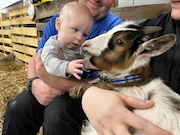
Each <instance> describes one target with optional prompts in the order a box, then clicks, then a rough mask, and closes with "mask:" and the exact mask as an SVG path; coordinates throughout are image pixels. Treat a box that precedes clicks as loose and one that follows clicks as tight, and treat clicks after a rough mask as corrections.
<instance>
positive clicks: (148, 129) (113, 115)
mask: <svg viewBox="0 0 180 135" xmlns="http://www.w3.org/2000/svg"><path fill="white" fill-rule="evenodd" d="M82 106H83V110H84V111H85V113H86V115H87V117H88V119H89V120H90V122H91V124H92V125H93V127H94V128H95V130H96V131H97V133H98V135H119V134H123V135H130V133H129V131H128V129H129V127H133V128H135V129H138V130H140V131H142V132H144V133H146V134H148V135H172V134H171V133H169V132H167V131H165V130H163V129H161V128H159V127H157V126H155V125H154V124H152V123H151V122H149V121H147V120H145V119H143V118H141V117H140V116H137V115H136V114H134V113H132V112H131V111H129V110H128V109H127V107H133V108H150V107H151V106H153V101H150V100H149V101H144V100H140V99H137V98H133V97H129V96H126V95H123V94H120V93H118V92H114V91H109V90H104V89H101V88H97V87H90V88H89V89H88V90H87V91H86V92H85V93H84V95H83V98H82Z"/></svg>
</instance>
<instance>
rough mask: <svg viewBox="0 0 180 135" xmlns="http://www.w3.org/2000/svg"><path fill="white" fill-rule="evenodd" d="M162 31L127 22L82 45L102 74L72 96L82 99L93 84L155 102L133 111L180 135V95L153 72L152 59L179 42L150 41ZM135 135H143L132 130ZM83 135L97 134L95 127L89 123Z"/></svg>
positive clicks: (168, 38) (75, 89)
mask: <svg viewBox="0 0 180 135" xmlns="http://www.w3.org/2000/svg"><path fill="white" fill-rule="evenodd" d="M158 30H160V28H159V27H157V26H146V27H145V26H140V25H138V24H135V23H133V22H124V23H123V24H121V25H118V26H116V27H114V28H113V29H111V30H110V31H108V32H107V33H105V34H102V35H100V36H98V37H95V38H94V39H91V40H87V41H85V42H84V43H83V45H82V48H81V53H82V55H83V56H84V58H85V59H88V60H90V61H91V63H92V64H94V65H95V66H96V67H98V68H99V69H100V70H101V71H100V77H99V78H98V79H95V80H97V81H96V82H93V83H81V84H79V85H77V86H75V87H73V88H72V89H71V90H70V91H69V94H70V96H71V97H73V98H79V97H81V96H82V95H83V93H84V92H85V91H86V90H87V89H88V88H89V87H91V86H92V85H93V86H97V87H100V88H105V89H109V90H114V91H117V92H120V93H122V94H126V95H129V96H134V97H136V98H139V99H143V100H153V101H154V103H155V105H154V106H153V107H152V108H150V109H132V111H133V113H135V114H137V115H140V116H141V117H143V118H145V119H147V120H149V121H151V122H152V123H154V124H156V125H158V126H159V127H161V128H163V129H165V130H168V131H170V132H171V133H173V134H174V135H180V96H179V95H178V94H176V93H175V92H173V91H172V90H171V89H170V88H169V87H168V86H166V85H165V84H164V83H163V81H162V80H161V79H160V78H153V77H152V75H151V73H150V66H149V65H150V64H149V62H150V58H151V57H154V56H158V55H160V54H162V53H164V52H166V51H167V50H168V49H170V48H171V47H172V46H173V45H174V44H175V42H176V36H175V34H166V35H163V36H160V37H157V38H153V39H150V37H149V35H150V34H152V33H155V32H156V31H158ZM130 132H131V134H132V135H144V133H142V132H141V131H137V130H135V129H130ZM82 135H97V133H96V131H95V130H94V129H93V127H92V125H91V124H90V123H89V124H86V126H85V127H84V129H83V130H82Z"/></svg>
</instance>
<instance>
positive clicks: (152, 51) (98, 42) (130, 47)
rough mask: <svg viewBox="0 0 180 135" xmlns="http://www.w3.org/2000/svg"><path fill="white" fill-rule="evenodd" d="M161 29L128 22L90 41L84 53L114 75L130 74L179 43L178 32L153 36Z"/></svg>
mask: <svg viewBox="0 0 180 135" xmlns="http://www.w3.org/2000/svg"><path fill="white" fill-rule="evenodd" d="M158 30H160V27H157V26H146V27H144V26H139V25H137V24H135V23H133V22H125V23H123V24H120V25H118V26H116V27H114V28H113V29H112V30H110V31H108V32H106V33H104V34H102V35H100V36H98V37H96V38H94V39H91V40H87V41H85V42H84V43H83V45H82V47H81V53H82V55H84V57H85V58H87V59H89V60H90V61H91V63H92V64H94V65H95V66H97V67H98V68H99V69H101V70H104V71H107V72H109V73H111V74H129V72H131V71H132V70H135V69H137V68H139V67H142V66H144V65H146V64H148V63H149V60H150V57H153V56H157V55H160V54H162V53H164V52H165V51H166V50H168V49H169V48H171V47H172V46H173V45H174V44H175V42H176V36H175V35H174V34H167V35H164V36H161V37H158V38H154V39H150V38H149V35H150V34H152V33H154V32H156V31H158Z"/></svg>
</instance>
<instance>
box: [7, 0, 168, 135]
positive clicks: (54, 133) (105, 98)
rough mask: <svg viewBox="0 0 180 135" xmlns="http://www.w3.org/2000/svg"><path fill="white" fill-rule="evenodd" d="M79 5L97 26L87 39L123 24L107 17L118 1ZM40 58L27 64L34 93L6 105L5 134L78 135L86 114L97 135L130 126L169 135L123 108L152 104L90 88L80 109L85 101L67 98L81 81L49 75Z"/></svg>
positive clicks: (50, 28)
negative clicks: (69, 92)
mask: <svg viewBox="0 0 180 135" xmlns="http://www.w3.org/2000/svg"><path fill="white" fill-rule="evenodd" d="M79 2H81V3H83V4H84V5H86V6H87V7H88V8H89V10H90V11H91V14H92V16H93V18H94V21H95V23H94V26H93V29H92V30H91V32H90V34H89V35H88V38H87V39H90V38H93V37H95V36H97V35H99V34H102V33H104V32H105V31H108V30H109V29H111V28H112V27H114V26H115V25H117V24H120V23H122V20H120V19H119V18H118V17H116V16H114V15H112V14H111V13H109V10H110V8H111V5H112V3H113V2H114V0H79ZM57 16H58V15H55V16H53V17H52V18H51V20H50V21H49V23H48V24H47V26H46V28H45V33H44V35H43V37H42V41H41V43H40V45H39V47H38V49H39V48H42V47H43V45H44V43H45V42H46V40H47V39H48V38H49V37H50V36H52V35H55V34H57V31H56V30H55V26H54V24H55V23H54V22H55V19H56V17H57ZM40 55H41V51H39V53H38V54H35V55H34V56H33V58H32V59H31V61H30V62H29V65H28V71H27V77H28V78H36V79H35V80H33V82H32V86H31V91H29V92H27V91H23V92H22V93H21V94H20V95H18V96H17V97H16V98H15V99H14V100H12V101H10V102H9V103H8V105H7V109H6V112H5V117H4V118H5V119H4V123H3V135H12V134H13V135H24V134H26V135H35V134H36V133H37V132H38V130H39V128H40V126H41V125H43V133H44V135H58V134H61V135H79V134H80V129H81V124H82V123H83V120H84V119H85V118H86V115H87V117H88V118H89V120H90V121H91V122H92V124H93V125H94V127H95V129H96V130H97V131H98V134H99V135H102V134H103V135H117V134H123V135H129V134H130V133H129V132H128V128H129V127H130V126H132V127H134V128H137V129H139V130H142V131H143V132H145V133H146V134H149V135H171V134H170V133H168V132H166V131H164V130H162V129H160V128H158V127H156V126H155V125H153V124H152V123H150V122H148V121H146V120H144V119H142V118H140V117H139V116H136V115H134V114H133V113H131V112H130V111H129V110H128V109H127V108H126V107H125V106H131V107H135V108H149V107H151V106H152V105H153V102H152V101H142V100H138V99H135V98H132V97H127V96H125V95H121V94H119V93H115V92H109V91H105V90H101V89H98V88H96V87H91V88H90V89H89V90H88V91H87V92H86V93H85V94H84V96H83V98H82V105H83V109H82V107H81V99H77V100H74V99H72V98H70V97H69V95H68V94H65V92H66V91H68V89H69V88H71V87H72V86H74V85H76V84H78V83H79V81H77V80H75V79H64V78H59V77H56V76H53V75H50V74H48V73H47V72H46V70H45V68H44V65H43V63H42V60H41V57H40ZM37 75H38V76H39V78H37V77H36V76H37ZM94 95H95V96H94ZM83 110H84V111H85V113H86V115H85V114H84V112H83Z"/></svg>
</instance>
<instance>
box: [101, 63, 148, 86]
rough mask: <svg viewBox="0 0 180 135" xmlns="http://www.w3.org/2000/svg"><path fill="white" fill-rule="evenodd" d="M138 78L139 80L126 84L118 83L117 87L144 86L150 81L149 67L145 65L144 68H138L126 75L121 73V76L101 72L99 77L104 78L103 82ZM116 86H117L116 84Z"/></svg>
mask: <svg viewBox="0 0 180 135" xmlns="http://www.w3.org/2000/svg"><path fill="white" fill-rule="evenodd" d="M137 75H138V76H139V77H140V80H136V79H135V81H133V82H126V83H122V84H121V83H118V85H121V86H133V85H136V86H138V85H144V84H146V83H148V82H149V81H151V73H150V66H149V65H146V66H144V67H139V68H138V69H135V70H133V71H131V72H128V73H122V74H112V73H108V72H102V73H101V77H102V78H106V79H105V81H108V79H118V78H119V79H120V78H125V77H127V76H137ZM116 85H117V84H116Z"/></svg>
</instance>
